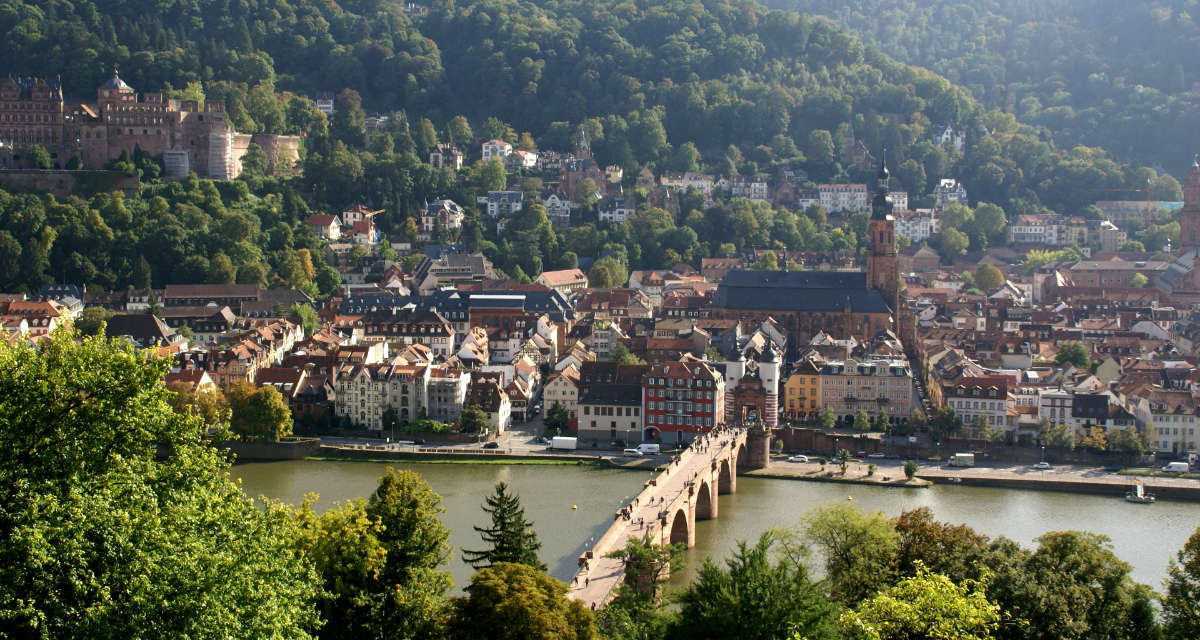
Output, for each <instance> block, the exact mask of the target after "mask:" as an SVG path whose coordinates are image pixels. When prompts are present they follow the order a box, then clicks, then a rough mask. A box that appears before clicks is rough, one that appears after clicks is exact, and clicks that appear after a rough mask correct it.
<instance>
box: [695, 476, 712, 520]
mask: <svg viewBox="0 0 1200 640" xmlns="http://www.w3.org/2000/svg"><path fill="white" fill-rule="evenodd" d="M694 513H695V514H696V519H697V520H712V519H713V518H715V517H717V497H716V496H715V495H713V490H712V485H711V484H709V482H708V480H701V481H700V485H699V486H698V487H697V488H696V508H695V510H694Z"/></svg>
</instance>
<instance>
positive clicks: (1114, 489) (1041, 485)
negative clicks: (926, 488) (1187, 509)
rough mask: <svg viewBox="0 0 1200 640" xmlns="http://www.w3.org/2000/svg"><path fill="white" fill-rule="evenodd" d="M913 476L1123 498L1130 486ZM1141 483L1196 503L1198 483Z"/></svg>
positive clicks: (961, 483) (1162, 494) (1164, 496)
mask: <svg viewBox="0 0 1200 640" xmlns="http://www.w3.org/2000/svg"><path fill="white" fill-rule="evenodd" d="M917 477H919V478H922V479H924V480H929V481H930V482H933V483H935V484H954V485H958V486H963V487H992V488H996V489H1020V490H1024V491H1057V492H1060V493H1086V494H1091V495H1105V496H1114V497H1124V496H1125V494H1126V493H1128V492H1129V491H1130V489H1131V482H1129V481H1120V482H1100V481H1085V480H1065V479H1054V480H1046V479H1040V478H1002V477H993V476H967V475H962V476H949V475H926V474H921V473H918V474H917ZM1143 484H1144V485H1145V487H1146V493H1149V494H1153V495H1154V496H1156V497H1157V498H1160V499H1163V500H1186V501H1189V502H1200V484H1198V485H1197V486H1179V485H1164V484H1155V483H1154V482H1153V481H1152V479H1147V480H1144V481H1143Z"/></svg>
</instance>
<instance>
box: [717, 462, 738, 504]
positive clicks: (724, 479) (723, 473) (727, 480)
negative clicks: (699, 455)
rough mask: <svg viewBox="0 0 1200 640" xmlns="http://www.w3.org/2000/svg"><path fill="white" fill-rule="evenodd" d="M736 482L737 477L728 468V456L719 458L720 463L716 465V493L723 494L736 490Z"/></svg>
mask: <svg viewBox="0 0 1200 640" xmlns="http://www.w3.org/2000/svg"><path fill="white" fill-rule="evenodd" d="M736 483H737V477H736V476H734V473H733V470H732V469H730V468H729V458H727V457H726V458H721V464H720V466H719V467H717V493H718V494H720V495H725V494H727V493H733V492H734V491H737V484H736Z"/></svg>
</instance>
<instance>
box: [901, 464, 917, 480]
mask: <svg viewBox="0 0 1200 640" xmlns="http://www.w3.org/2000/svg"><path fill="white" fill-rule="evenodd" d="M917 469H918V466H917V461H916V460H909V461H908V462H905V463H904V477H905V478H908V479H909V480H912V479H913V477H914V476H916V475H917Z"/></svg>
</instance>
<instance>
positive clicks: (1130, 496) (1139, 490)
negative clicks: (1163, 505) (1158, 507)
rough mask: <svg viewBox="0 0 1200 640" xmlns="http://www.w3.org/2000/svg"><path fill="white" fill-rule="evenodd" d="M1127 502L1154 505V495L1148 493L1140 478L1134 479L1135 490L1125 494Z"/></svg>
mask: <svg viewBox="0 0 1200 640" xmlns="http://www.w3.org/2000/svg"><path fill="white" fill-rule="evenodd" d="M1125 500H1126V501H1128V502H1132V503H1134V504H1154V500H1155V497H1154V494H1152V493H1146V488H1145V487H1144V486H1143V485H1142V481H1141V479H1140V478H1134V479H1133V490H1132V491H1130V492H1129V493H1126V494H1125Z"/></svg>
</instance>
